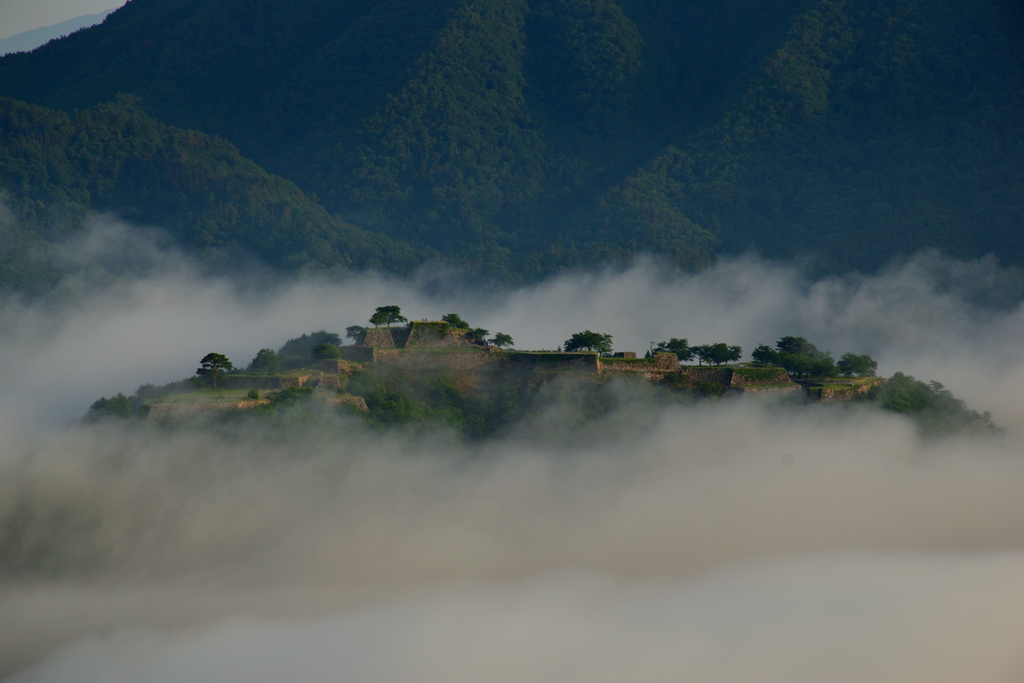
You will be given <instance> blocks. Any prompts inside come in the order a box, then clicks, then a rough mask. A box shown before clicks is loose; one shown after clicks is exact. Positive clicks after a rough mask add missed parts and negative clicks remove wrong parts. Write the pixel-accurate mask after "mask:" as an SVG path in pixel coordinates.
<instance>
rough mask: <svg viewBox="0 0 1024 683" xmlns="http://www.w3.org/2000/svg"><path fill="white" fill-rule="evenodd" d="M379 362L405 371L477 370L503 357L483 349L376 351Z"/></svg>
mask: <svg viewBox="0 0 1024 683" xmlns="http://www.w3.org/2000/svg"><path fill="white" fill-rule="evenodd" d="M374 351H375V355H376V357H377V362H380V363H387V364H388V365H392V366H394V367H396V368H402V369H403V370H476V369H478V368H481V367H483V366H486V365H492V364H495V363H497V362H499V361H500V360H501V355H500V354H497V353H494V352H489V351H484V350H482V349H473V348H464V349H445V348H442V349H437V348H427V349H416V348H412V349H408V348H406V349H375V350H374Z"/></svg>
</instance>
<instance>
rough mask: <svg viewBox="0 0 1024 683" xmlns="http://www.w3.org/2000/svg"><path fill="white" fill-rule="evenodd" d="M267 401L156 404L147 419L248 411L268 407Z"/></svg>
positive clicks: (150, 409)
mask: <svg viewBox="0 0 1024 683" xmlns="http://www.w3.org/2000/svg"><path fill="white" fill-rule="evenodd" d="M269 404H270V401H267V400H263V399H261V400H257V401H251V400H245V401H194V402H190V403H157V404H156V405H153V406H150V408H149V413H148V416H149V419H156V420H162V419H168V418H182V417H193V416H196V415H210V414H213V413H222V412H224V411H228V410H248V409H250V408H255V407H256V406H261V405H263V406H265V405H269Z"/></svg>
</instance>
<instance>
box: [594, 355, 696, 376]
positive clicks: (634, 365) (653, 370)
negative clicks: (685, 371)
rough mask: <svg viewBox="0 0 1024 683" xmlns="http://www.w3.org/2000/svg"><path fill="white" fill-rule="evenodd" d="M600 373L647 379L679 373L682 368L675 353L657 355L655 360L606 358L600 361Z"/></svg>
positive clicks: (620, 357)
mask: <svg viewBox="0 0 1024 683" xmlns="http://www.w3.org/2000/svg"><path fill="white" fill-rule="evenodd" d="M598 368H599V370H598V372H602V373H605V372H610V373H623V374H624V373H642V374H643V375H644V376H645V377H658V376H661V375H664V374H665V373H669V372H679V371H680V370H681V369H682V366H680V365H679V359H678V358H677V357H676V354H674V353H656V354H654V357H653V358H636V357H633V358H630V357H628V356H612V357H610V358H608V357H604V358H600V359H599V360H598Z"/></svg>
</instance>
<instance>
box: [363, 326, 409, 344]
mask: <svg viewBox="0 0 1024 683" xmlns="http://www.w3.org/2000/svg"><path fill="white" fill-rule="evenodd" d="M409 331H410V329H409V328H408V327H394V328H388V327H371V328H370V329H368V330H366V333H365V334H364V335H363V344H362V345H363V346H371V347H373V348H375V349H400V348H403V347H404V346H405V343H406V342H407V341H408V340H409Z"/></svg>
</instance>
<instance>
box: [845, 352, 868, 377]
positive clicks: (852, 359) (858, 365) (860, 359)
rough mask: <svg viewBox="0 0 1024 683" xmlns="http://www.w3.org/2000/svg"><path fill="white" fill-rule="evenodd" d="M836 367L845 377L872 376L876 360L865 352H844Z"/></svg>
mask: <svg viewBox="0 0 1024 683" xmlns="http://www.w3.org/2000/svg"><path fill="white" fill-rule="evenodd" d="M836 367H837V368H838V369H839V372H841V373H843V374H844V375H846V376H847V377H853V376H854V375H856V376H857V377H874V376H875V370H877V369H878V362H877V361H875V359H873V358H872V357H871V356H869V355H867V354H863V355H857V354H855V353H844V354H843V356H842V358H840V359H839V362H838V363H836Z"/></svg>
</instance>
